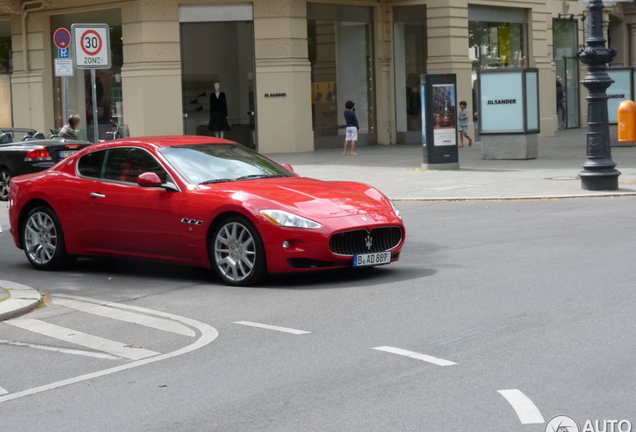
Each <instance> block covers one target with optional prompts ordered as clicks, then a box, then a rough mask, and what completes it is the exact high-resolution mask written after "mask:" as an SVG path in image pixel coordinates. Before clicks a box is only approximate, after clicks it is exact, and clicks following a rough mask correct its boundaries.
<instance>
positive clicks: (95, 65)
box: [71, 24, 110, 69]
mask: <svg viewBox="0 0 636 432" xmlns="http://www.w3.org/2000/svg"><path fill="white" fill-rule="evenodd" d="M71 33H72V34H73V45H74V49H73V52H74V53H75V55H74V56H73V58H74V61H75V67H76V68H77V69H109V68H110V29H109V27H108V24H73V25H72V26H71Z"/></svg>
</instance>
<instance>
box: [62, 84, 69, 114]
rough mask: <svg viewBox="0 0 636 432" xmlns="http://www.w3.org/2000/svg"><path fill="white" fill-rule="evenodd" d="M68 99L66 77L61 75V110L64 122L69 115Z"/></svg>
mask: <svg viewBox="0 0 636 432" xmlns="http://www.w3.org/2000/svg"><path fill="white" fill-rule="evenodd" d="M68 101H69V91H68V77H67V76H63V77H62V112H63V113H64V118H63V119H62V121H63V122H65V121H66V120H67V119H68V116H69V108H68Z"/></svg>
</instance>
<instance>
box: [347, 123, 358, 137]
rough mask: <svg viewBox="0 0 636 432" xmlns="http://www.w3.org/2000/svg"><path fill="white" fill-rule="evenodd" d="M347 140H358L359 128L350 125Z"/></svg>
mask: <svg viewBox="0 0 636 432" xmlns="http://www.w3.org/2000/svg"><path fill="white" fill-rule="evenodd" d="M345 140H346V141H358V128H357V127H355V126H349V127H348V128H347V129H346V134H345Z"/></svg>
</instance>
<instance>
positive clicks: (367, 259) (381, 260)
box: [353, 252, 391, 267]
mask: <svg viewBox="0 0 636 432" xmlns="http://www.w3.org/2000/svg"><path fill="white" fill-rule="evenodd" d="M390 263H391V252H377V253H368V254H360V255H354V256H353V266H354V267H369V266H376V265H382V264H390Z"/></svg>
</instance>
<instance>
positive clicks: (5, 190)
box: [0, 168, 11, 201]
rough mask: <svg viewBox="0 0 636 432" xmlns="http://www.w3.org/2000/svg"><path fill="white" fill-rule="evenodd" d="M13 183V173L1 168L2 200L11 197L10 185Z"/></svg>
mask: <svg viewBox="0 0 636 432" xmlns="http://www.w3.org/2000/svg"><path fill="white" fill-rule="evenodd" d="M10 184H11V173H10V172H9V171H7V170H6V169H5V168H2V169H0V201H6V200H8V199H9V187H10Z"/></svg>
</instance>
